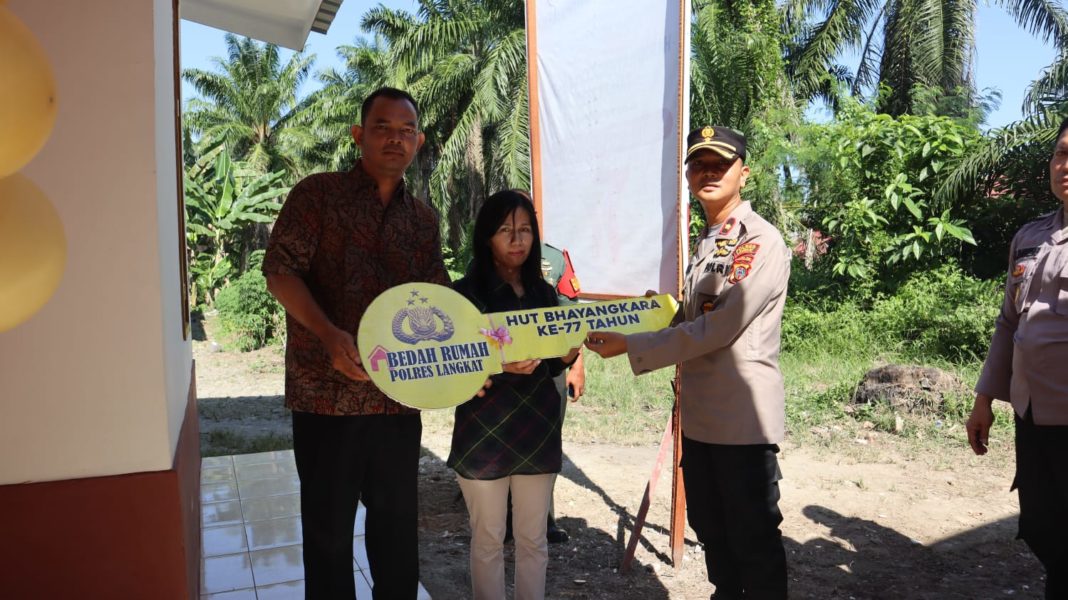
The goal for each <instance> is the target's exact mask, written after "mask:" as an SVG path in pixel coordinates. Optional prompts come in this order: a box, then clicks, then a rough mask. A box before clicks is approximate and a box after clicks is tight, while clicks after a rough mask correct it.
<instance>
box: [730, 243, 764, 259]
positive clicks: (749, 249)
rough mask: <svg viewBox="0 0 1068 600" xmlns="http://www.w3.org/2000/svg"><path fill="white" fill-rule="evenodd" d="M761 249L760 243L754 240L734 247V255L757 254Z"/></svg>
mask: <svg viewBox="0 0 1068 600" xmlns="http://www.w3.org/2000/svg"><path fill="white" fill-rule="evenodd" d="M759 249H760V244H754V243H752V242H746V243H744V244H741V245H739V246H738V247H737V248H735V249H734V255H735V256H738V255H741V254H756V253H757V250H759Z"/></svg>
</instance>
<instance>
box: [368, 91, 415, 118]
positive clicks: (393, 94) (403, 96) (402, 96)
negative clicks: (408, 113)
mask: <svg viewBox="0 0 1068 600" xmlns="http://www.w3.org/2000/svg"><path fill="white" fill-rule="evenodd" d="M376 98H388V99H390V100H407V101H408V102H411V103H412V108H414V109H415V118H416V119H418V118H419V103H418V102H416V101H415V98H413V97H412V95H411V94H409V93H408V92H406V91H404V90H398V89H397V88H392V87H380V88H378V89H377V90H375V91H373V92H371V93H370V94H368V95H367V97H366V98H364V99H363V105H362V106H360V125H363V124H364V123H366V122H367V113H369V112H371V105H372V104H374V101H375V99H376Z"/></svg>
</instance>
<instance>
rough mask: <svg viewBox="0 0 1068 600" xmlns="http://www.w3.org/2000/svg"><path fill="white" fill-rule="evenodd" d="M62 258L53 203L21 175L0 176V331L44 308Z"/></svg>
mask: <svg viewBox="0 0 1068 600" xmlns="http://www.w3.org/2000/svg"><path fill="white" fill-rule="evenodd" d="M66 262H67V239H66V238H65V237H64V235H63V223H61V222H60V220H59V214H58V213H56V209H55V208H54V207H53V206H52V203H51V202H49V201H48V198H47V197H46V196H45V195H44V193H43V192H41V190H40V188H38V187H37V186H36V185H34V183H33V182H32V181H30V180H29V179H27V178H26V177H23V176H22V175H12V176H10V177H6V178H4V179H0V332H4V331H7V330H8V329H11V328H12V327H15V326H16V325H18V324H20V323H22V322H23V321H25V320H27V319H29V318H30V317H32V316H33V315H34V313H36V312H37V311H38V310H40V309H41V307H42V306H44V304H45V302H47V301H48V299H49V298H51V297H52V294H53V293H54V292H55V291H56V287H57V286H58V285H59V280H60V279H61V278H62V276H63V267H64V265H65V264H66Z"/></svg>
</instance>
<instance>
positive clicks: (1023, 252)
mask: <svg viewBox="0 0 1068 600" xmlns="http://www.w3.org/2000/svg"><path fill="white" fill-rule="evenodd" d="M1033 256H1038V246H1034V247H1031V248H1020V249H1018V250H1016V254H1014V255H1013V257H1012V260H1020V259H1021V258H1031V257H1033Z"/></svg>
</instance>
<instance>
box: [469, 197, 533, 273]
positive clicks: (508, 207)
mask: <svg viewBox="0 0 1068 600" xmlns="http://www.w3.org/2000/svg"><path fill="white" fill-rule="evenodd" d="M519 209H522V210H524V211H526V212H527V214H529V215H530V228H531V231H532V233H533V235H534V239H533V241H532V242H531V245H530V255H529V256H527V260H526V262H524V263H523V266H522V267H520V269H519V278H520V280H522V282H523V288H524V289H525V290H526V291H528V292H536V290H537V285H538V282H539V281H542V274H541V233H540V232H539V231H538V216H537V213H535V212H534V203H533V202H531V201H530V198H529V197H528V196H527V195H526V193H525V192H522V191H520V190H504V191H502V192H497V193H496V194H493V195H492V196H490V197H489V198H486V201H485V202H484V203H483V204H482V207H481V208H480V209H478V216H476V217H475V230H474V232H473V233H472V236H471V237H472V240H471V246H472V254H473V255H474V256H473V258H472V261H471V267H470V270H469V273H470V275H472V276H473V277H474V281H475V284H476V287H478V288H481V289H482V290H483V291H484V292H488V291H489V282H490V279H491V276H492V274H493V273H494V271H495V269H496V268H495V267H494V266H493V249H492V248H490V240H491V239H492V238H493V236H495V235H497V229H499V228H500V226H501V223H504V220H505V219H507V218H508V217H509V216H511V215H512V213H514V212H515V211H517V210H519Z"/></svg>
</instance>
